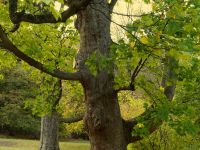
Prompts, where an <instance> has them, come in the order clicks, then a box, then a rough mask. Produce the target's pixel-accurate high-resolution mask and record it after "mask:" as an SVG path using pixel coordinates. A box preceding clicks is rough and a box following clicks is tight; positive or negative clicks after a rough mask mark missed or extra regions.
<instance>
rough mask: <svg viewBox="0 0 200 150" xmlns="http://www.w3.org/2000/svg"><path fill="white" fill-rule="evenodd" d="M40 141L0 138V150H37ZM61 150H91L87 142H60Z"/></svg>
mask: <svg viewBox="0 0 200 150" xmlns="http://www.w3.org/2000/svg"><path fill="white" fill-rule="evenodd" d="M38 144H39V141H37V140H19V139H4V138H0V150H37V149H38ZM60 149H61V150H89V142H87V141H70V142H60Z"/></svg>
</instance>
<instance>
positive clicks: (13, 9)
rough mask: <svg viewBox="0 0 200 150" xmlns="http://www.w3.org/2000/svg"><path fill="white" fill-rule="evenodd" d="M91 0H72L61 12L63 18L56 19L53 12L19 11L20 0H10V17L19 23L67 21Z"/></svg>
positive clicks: (15, 22)
mask: <svg viewBox="0 0 200 150" xmlns="http://www.w3.org/2000/svg"><path fill="white" fill-rule="evenodd" d="M90 1H91V0H81V1H79V0H72V2H71V3H70V5H69V8H68V9H67V10H66V11H64V12H63V13H61V18H59V19H58V20H56V18H55V17H54V16H53V14H51V13H49V14H42V15H34V14H30V13H25V12H17V3H18V0H9V13H10V19H11V21H12V22H13V23H14V24H19V23H20V22H22V21H24V22H30V23H34V24H41V23H57V22H66V20H67V19H69V18H70V17H71V16H73V15H74V14H76V13H77V12H78V11H79V10H80V9H83V8H84V7H86V6H87V5H88V4H89V3H90Z"/></svg>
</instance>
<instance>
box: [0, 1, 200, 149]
mask: <svg viewBox="0 0 200 150" xmlns="http://www.w3.org/2000/svg"><path fill="white" fill-rule="evenodd" d="M43 2H45V3H44V5H43V6H41V5H39V6H38V5H36V6H35V7H34V6H33V5H35V3H33V1H31V0H29V1H27V2H21V1H19V2H18V1H17V0H10V1H9V16H10V19H11V21H12V22H13V23H14V24H15V26H14V28H13V29H12V31H15V30H16V29H18V28H19V31H20V30H21V28H22V29H23V25H24V24H23V23H22V22H29V23H31V24H43V23H51V24H53V23H60V22H66V21H67V20H68V19H69V17H71V16H73V15H75V14H77V19H76V21H75V27H76V29H77V30H78V31H79V33H80V48H79V50H78V52H77V54H76V57H75V61H76V63H75V68H76V69H77V72H71V71H72V70H70V71H69V70H66V69H65V66H62V67H59V69H60V68H62V70H64V71H61V70H58V69H56V67H55V66H53V67H52V65H49V64H48V63H47V62H44V61H41V62H39V61H40V59H38V58H37V57H36V55H37V56H40V55H41V52H40V47H38V46H36V47H33V46H31V44H30V41H27V42H26V43H27V44H26V45H25V44H24V43H23V44H22V43H21V42H20V41H21V39H20V40H19V39H16V37H17V35H16V34H10V33H9V34H8V35H7V34H6V31H5V30H4V29H3V28H2V27H1V28H0V38H1V42H0V45H1V47H2V49H6V50H8V51H10V52H12V53H13V54H14V55H15V56H17V57H18V58H20V59H22V60H24V61H25V62H27V63H28V64H29V65H31V66H33V67H35V68H37V69H39V70H41V71H42V72H45V73H47V74H50V75H52V76H54V77H57V78H60V79H63V80H72V81H79V82H80V83H81V84H82V86H83V89H84V94H85V105H86V113H85V117H84V123H85V126H86V129H87V132H88V135H89V138H90V142H91V149H92V150H95V149H98V150H103V149H105V150H108V149H109V150H124V149H126V146H127V145H128V144H129V143H131V142H135V141H137V140H140V139H142V137H143V136H144V135H146V134H147V133H151V132H153V131H155V130H156V129H157V126H159V125H160V124H161V123H162V122H163V121H168V120H170V119H171V120H173V119H172V118H171V116H172V115H171V114H170V113H171V112H169V109H168V108H169V107H168V106H169V105H170V103H169V101H168V100H167V98H166V97H168V96H164V95H163V93H166V91H168V90H166V89H167V87H169V86H173V84H174V82H176V80H177V79H176V78H177V76H178V75H179V71H180V70H179V66H187V64H191V63H192V60H193V59H195V57H196V56H197V54H198V51H199V17H197V16H199V10H198V9H199V7H198V6H199V5H200V4H199V2H198V1H182V0H180V1H164V2H163V1H157V0H155V1H153V2H152V8H153V10H152V12H151V13H149V14H142V15H141V16H140V19H137V20H136V21H133V22H131V23H130V24H128V25H127V26H122V25H120V26H121V27H122V28H123V29H124V30H126V35H127V40H125V39H123V38H122V39H121V40H119V41H118V42H117V44H116V43H113V42H112V40H111V35H110V24H111V22H112V20H111V14H112V13H114V12H113V8H114V6H115V5H116V2H117V1H116V0H111V1H109V2H108V1H101V0H82V1H76V0H75V1H60V2H61V3H62V4H63V5H67V6H68V8H66V9H64V8H61V9H60V10H59V12H58V11H56V10H55V9H54V1H53V0H48V1H46V0H45V1H43ZM129 2H130V1H129ZM145 2H147V3H148V2H149V1H145ZM180 5H181V7H180ZM4 7H6V6H4ZM38 7H39V8H38ZM41 7H42V8H41ZM40 8H41V9H40ZM2 12H3V15H5V16H6V13H7V11H2ZM4 20H6V19H5V18H4V19H3V21H4ZM1 24H2V25H3V26H4V27H5V25H7V24H9V23H3V22H2V21H1ZM26 25H27V24H26ZM27 26H29V28H31V30H33V31H35V30H34V26H35V25H27ZM39 26H41V27H42V26H43V25H39ZM50 33H51V34H53V33H52V32H46V33H45V34H44V35H46V34H48V35H49V34H50ZM25 35H26V36H27V37H29V36H31V35H27V34H24V35H23V36H24V37H25ZM8 36H9V37H10V38H12V39H13V40H10V38H8ZM16 41H18V42H16ZM52 42H54V41H52ZM34 46H35V45H34ZM20 49H21V50H22V51H21V50H20ZM30 49H31V50H30ZM27 50H28V51H27ZM30 52H31V53H30ZM31 54H33V55H31ZM166 55H167V56H170V57H172V58H173V59H174V61H171V60H169V59H166V60H165V61H166V62H168V63H167V65H169V68H170V69H173V72H174V73H175V75H176V76H175V77H172V80H171V81H170V80H169V79H167V82H166V83H165V84H166V85H167V86H164V89H163V88H162V86H161V92H160V93H158V94H156V95H154V94H152V93H153V92H154V90H152V91H149V88H152V89H156V87H155V86H152V85H153V84H152V81H154V80H151V81H150V80H149V79H148V78H147V77H146V76H145V75H142V72H145V68H144V66H145V67H152V68H154V69H155V68H156V67H155V66H156V65H160V64H162V63H161V62H160V61H158V60H163V59H162V58H166ZM44 56H46V57H47V56H48V55H47V54H45V55H44ZM62 56H64V55H62ZM68 56H69V55H68ZM66 57H67V55H66V56H65V57H63V58H64V59H65V60H67V59H66ZM156 58H158V59H156ZM185 58H187V59H188V60H187V62H184V60H185ZM36 59H37V60H36ZM147 61H148V64H147V63H146V62H147ZM61 64H62V65H63V64H64V63H61ZM177 64H178V65H177ZM167 67H168V66H167ZM158 69H160V68H157V70H158ZM163 72H164V74H168V73H166V71H165V69H164V71H163ZM139 73H141V76H138V74H139ZM152 76H153V73H152ZM136 77H137V80H136ZM149 77H151V75H150V74H149ZM161 78H162V76H161V77H160V80H161ZM152 79H154V78H153V77H152ZM174 79H176V80H174ZM136 85H139V86H142V87H143V89H144V90H145V92H146V93H149V92H151V93H149V94H148V95H150V96H151V99H152V100H153V102H152V104H151V107H150V106H148V105H145V108H146V111H145V113H144V114H143V115H142V116H141V117H139V119H137V120H136V119H130V120H124V119H122V118H121V114H120V108H119V103H118V93H119V92H120V91H123V90H130V91H134V90H135V88H136ZM146 87H148V89H147V88H146ZM157 89H159V88H158V86H157ZM162 90H163V91H162ZM155 91H157V90H155ZM170 95H172V94H171V93H170ZM170 97H171V96H170ZM171 98H172V97H171ZM169 114H170V115H169ZM140 118H142V119H141V120H142V121H143V125H145V127H146V128H144V129H143V130H140V125H141V124H139V123H138V121H139V122H140V121H141V120H140ZM133 128H134V132H133V134H132V133H131V131H132V129H133ZM138 128H139V129H138Z"/></svg>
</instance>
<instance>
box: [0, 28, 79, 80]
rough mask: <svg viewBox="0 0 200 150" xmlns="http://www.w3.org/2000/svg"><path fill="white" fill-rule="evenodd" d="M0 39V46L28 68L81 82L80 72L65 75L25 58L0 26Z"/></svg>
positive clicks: (27, 57) (62, 72)
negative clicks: (25, 63)
mask: <svg viewBox="0 0 200 150" xmlns="http://www.w3.org/2000/svg"><path fill="white" fill-rule="evenodd" d="M0 39H1V44H0V46H1V47H2V48H4V49H6V50H8V51H9V52H11V53H13V54H14V55H15V56H17V57H18V58H20V59H22V60H23V61H25V62H27V63H28V64H29V65H30V66H33V67H35V68H37V69H39V70H41V71H42V72H45V73H47V74H49V75H51V76H53V77H57V78H59V79H63V80H78V81H81V80H82V74H81V73H80V72H75V73H67V72H64V71H60V70H58V69H54V70H49V69H48V68H47V67H46V66H45V65H44V64H42V63H40V62H38V61H36V60H35V59H33V58H31V57H29V56H27V55H26V54H25V53H23V52H22V51H20V50H19V49H18V48H17V47H16V46H15V45H14V44H13V43H12V42H11V41H10V40H9V38H8V37H7V35H6V33H5V32H4V30H3V28H2V26H1V25H0Z"/></svg>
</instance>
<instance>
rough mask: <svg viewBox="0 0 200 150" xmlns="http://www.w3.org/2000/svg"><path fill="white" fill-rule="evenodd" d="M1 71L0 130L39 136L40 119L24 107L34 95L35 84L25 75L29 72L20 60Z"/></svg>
mask: <svg viewBox="0 0 200 150" xmlns="http://www.w3.org/2000/svg"><path fill="white" fill-rule="evenodd" d="M0 72H1V74H2V75H3V76H4V78H3V79H2V80H0V87H1V88H0V89H1V90H0V95H1V96H0V99H1V100H0V118H1V119H0V126H1V128H0V130H1V131H6V130H8V131H9V132H10V134H19V135H23V134H24V135H31V136H32V137H38V136H39V131H40V128H39V126H40V119H39V118H38V117H36V116H34V115H32V113H31V111H30V110H28V109H24V103H25V100H27V99H28V98H30V97H34V87H35V84H34V83H33V82H32V81H31V80H29V79H28V78H27V77H25V76H24V75H28V72H26V71H24V70H23V69H21V65H20V63H19V62H18V63H17V65H16V66H15V67H14V66H13V67H9V66H8V68H6V67H4V68H3V67H2V68H1V69H0ZM27 89H29V90H27ZM30 90H31V92H30Z"/></svg>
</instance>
